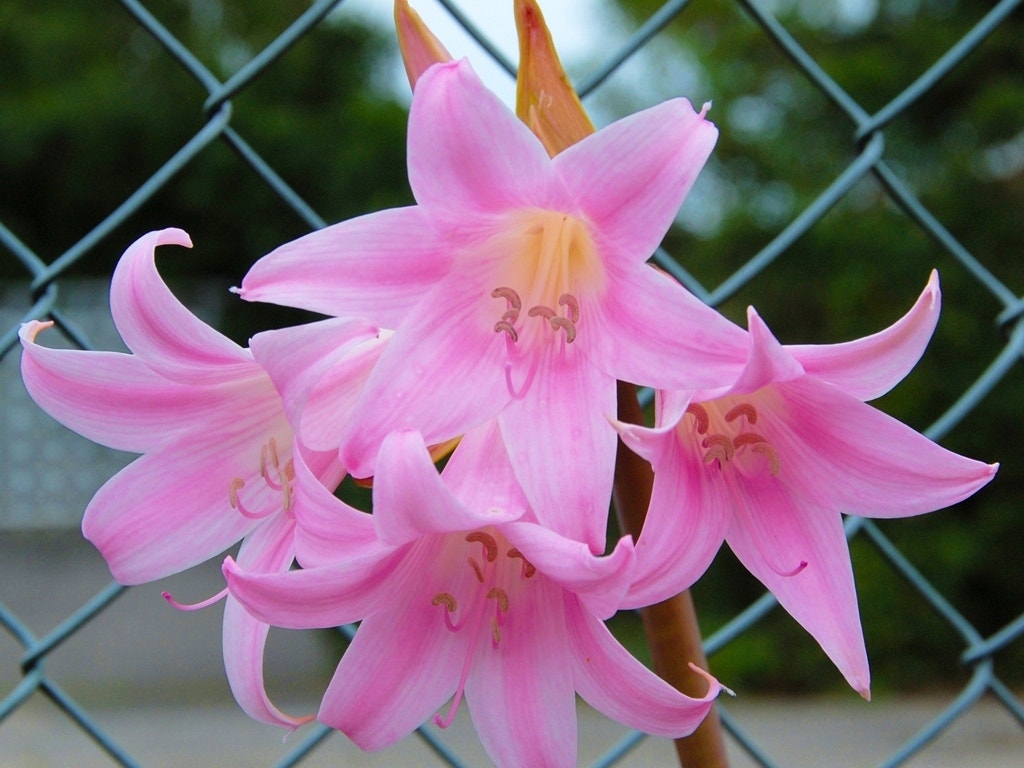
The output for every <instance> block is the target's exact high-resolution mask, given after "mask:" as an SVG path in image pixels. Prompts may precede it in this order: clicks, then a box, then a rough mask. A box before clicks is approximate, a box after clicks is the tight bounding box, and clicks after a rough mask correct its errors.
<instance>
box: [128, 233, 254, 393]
mask: <svg viewBox="0 0 1024 768" xmlns="http://www.w3.org/2000/svg"><path fill="white" fill-rule="evenodd" d="M168 244H172V245H182V246H185V247H188V248H191V247H192V242H191V241H190V240H189V237H188V235H187V234H185V233H184V232H182V231H181V230H180V229H165V230H162V231H159V232H150V233H149V234H147V235H144V236H142V237H141V238H139V239H138V240H136V241H135V242H134V243H133V244H132V245H131V246H129V247H128V250H127V251H125V252H124V255H123V256H122V257H121V260H120V261H119V262H118V264H117V268H116V269H115V270H114V276H113V279H112V281H111V284H110V312H111V314H112V315H113V316H114V324H115V325H116V326H117V330H118V332H120V334H121V338H122V339H124V343H125V344H127V345H128V348H129V349H131V350H132V351H133V352H134V353H135V354H136V355H138V356H139V357H140V358H141V359H142V360H144V361H145V363H146V364H147V365H148V366H149V367H151V368H152V369H153V370H155V371H157V372H158V373H160V374H161V375H163V376H166V377H167V378H169V379H173V380H176V381H181V382H183V383H192V384H199V383H213V382H223V381H231V380H235V379H238V378H240V377H244V376H247V375H252V374H253V372H254V371H256V370H258V368H257V366H256V364H255V363H254V362H253V361H252V358H251V356H250V355H249V352H248V351H247V350H243V349H242V348H241V347H239V346H238V345H237V344H235V343H234V342H233V341H231V340H230V339H228V338H227V337H226V336H223V335H221V334H220V333H218V332H217V331H215V330H214V329H213V328H211V327H210V326H208V325H207V324H206V323H204V322H203V321H202V320H200V319H199V318H198V317H196V316H195V315H193V314H192V313H191V312H189V311H188V310H187V309H186V308H185V307H184V306H183V305H182V304H181V302H180V301H178V300H177V299H176V298H175V297H174V294H172V293H171V292H170V290H169V289H168V288H167V285H166V284H165V283H164V281H163V279H162V278H161V277H160V273H159V272H157V269H156V260H155V258H154V256H155V249H156V247H157V246H160V245H168Z"/></svg>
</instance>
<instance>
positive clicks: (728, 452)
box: [702, 435, 736, 461]
mask: <svg viewBox="0 0 1024 768" xmlns="http://www.w3.org/2000/svg"><path fill="white" fill-rule="evenodd" d="M702 445H703V446H704V447H705V448H709V449H710V450H709V451H708V453H709V454H710V453H711V451H716V452H717V451H721V452H723V453H724V455H725V460H726V461H732V457H733V456H734V455H735V453H736V446H734V445H733V442H732V440H730V439H729V438H728V437H726V436H725V435H708V436H707V437H705V438H704V441H703V442H702Z"/></svg>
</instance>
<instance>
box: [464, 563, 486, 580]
mask: <svg viewBox="0 0 1024 768" xmlns="http://www.w3.org/2000/svg"><path fill="white" fill-rule="evenodd" d="M466 562H467V563H469V567H470V568H472V569H473V573H475V574H476V580H477V581H479V582H480V583H481V584H483V583H484V569H483V568H481V567H480V563H478V562H477V561H476V559H475V558H472V557H467V558H466Z"/></svg>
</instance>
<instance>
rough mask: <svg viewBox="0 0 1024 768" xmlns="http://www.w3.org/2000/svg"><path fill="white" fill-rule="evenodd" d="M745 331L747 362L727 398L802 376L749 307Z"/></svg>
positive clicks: (786, 352)
mask: <svg viewBox="0 0 1024 768" xmlns="http://www.w3.org/2000/svg"><path fill="white" fill-rule="evenodd" d="M747 327H748V328H749V332H750V348H749V351H748V353H747V362H746V365H745V366H744V367H743V372H742V373H741V374H740V375H739V376H738V377H737V379H736V381H735V382H733V384H732V386H731V387H730V388H729V393H730V394H735V393H739V394H746V393H749V392H754V391H756V390H758V389H761V388H762V387H765V386H767V385H769V384H772V383H773V382H779V381H789V380H790V379H795V378H798V377H800V376H802V375H803V374H804V370H803V368H802V367H801V366H800V363H798V362H797V361H796V360H795V359H794V358H793V356H792V355H791V354H790V353H789V351H788V350H787V349H786V348H785V347H783V346H782V345H781V344H780V343H779V342H778V340H777V339H776V338H775V336H773V335H772V332H771V331H770V330H769V329H768V326H767V325H765V322H764V320H762V319H761V317H760V316H759V315H758V314H757V311H756V310H755V309H754V308H753V307H747ZM699 399H702V400H703V399H705V398H703V397H700V398H699Z"/></svg>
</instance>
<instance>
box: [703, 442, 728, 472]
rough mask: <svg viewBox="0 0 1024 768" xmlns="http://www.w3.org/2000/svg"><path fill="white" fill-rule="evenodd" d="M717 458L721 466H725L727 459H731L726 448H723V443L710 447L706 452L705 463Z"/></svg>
mask: <svg viewBox="0 0 1024 768" xmlns="http://www.w3.org/2000/svg"><path fill="white" fill-rule="evenodd" d="M716 459H717V460H718V466H719V468H721V467H722V466H724V465H725V463H726V462H727V461H729V454H728V453H727V452H726V450H725V448H723V447H722V446H721V445H715V446H713V447H712V448H710V449H709V450H708V452H707V453H705V454H704V463H705V464H710V463H711V462H713V461H715V460H716Z"/></svg>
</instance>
